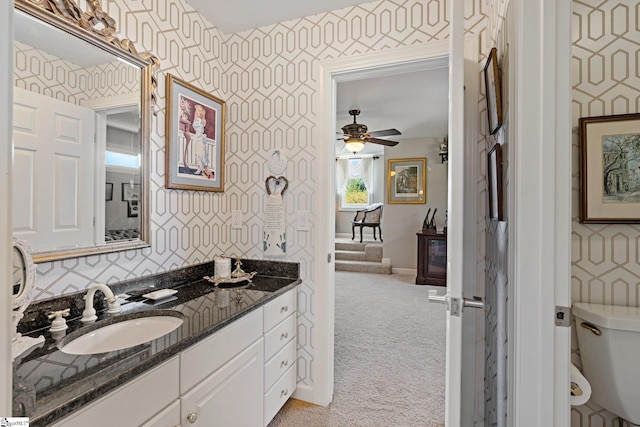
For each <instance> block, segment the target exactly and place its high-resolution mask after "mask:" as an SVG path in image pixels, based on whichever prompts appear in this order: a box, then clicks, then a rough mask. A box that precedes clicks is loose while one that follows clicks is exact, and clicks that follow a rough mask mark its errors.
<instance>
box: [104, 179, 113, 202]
mask: <svg viewBox="0 0 640 427" xmlns="http://www.w3.org/2000/svg"><path fill="white" fill-rule="evenodd" d="M104 200H105V201H106V202H110V201H111V200H113V182H106V183H105V184H104Z"/></svg>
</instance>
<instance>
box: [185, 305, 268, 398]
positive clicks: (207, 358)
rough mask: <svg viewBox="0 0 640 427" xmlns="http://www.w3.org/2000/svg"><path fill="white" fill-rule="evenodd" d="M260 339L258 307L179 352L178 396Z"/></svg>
mask: <svg viewBox="0 0 640 427" xmlns="http://www.w3.org/2000/svg"><path fill="white" fill-rule="evenodd" d="M261 336H262V307H260V308H258V309H257V310H254V311H253V312H251V313H248V314H247V315H245V316H243V317H242V318H240V319H238V320H236V321H234V322H232V323H231V324H230V325H227V326H225V327H224V328H222V329H221V330H219V331H218V332H216V333H215V334H213V335H212V336H210V337H208V338H205V339H204V340H202V341H201V342H199V343H198V344H196V345H194V346H193V347H190V348H188V349H187V350H185V351H183V352H182V354H181V355H180V392H181V393H185V392H186V391H187V390H189V389H190V388H191V387H193V386H195V385H196V384H198V383H199V382H200V381H201V380H202V379H203V378H205V377H206V376H208V375H210V374H212V373H213V372H215V371H216V370H217V369H218V368H219V367H221V366H222V365H224V364H225V363H226V362H227V361H228V360H230V359H231V358H232V357H233V356H235V355H236V354H238V353H240V352H241V351H242V350H243V349H245V348H247V347H248V346H249V345H250V344H251V343H252V342H254V341H255V340H257V339H258V338H260V337H261Z"/></svg>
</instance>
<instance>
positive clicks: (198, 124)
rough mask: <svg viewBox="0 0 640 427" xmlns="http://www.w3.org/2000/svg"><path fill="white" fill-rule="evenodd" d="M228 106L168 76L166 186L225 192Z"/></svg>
mask: <svg viewBox="0 0 640 427" xmlns="http://www.w3.org/2000/svg"><path fill="white" fill-rule="evenodd" d="M225 122H226V104H225V102H224V101H222V100H221V99H219V98H216V97H215V96H213V95H210V94H208V93H206V92H204V91H203V90H201V89H198V88H197V87H195V86H193V85H190V84H189V83H186V82H184V81H182V80H180V79H178V78H176V77H174V76H172V75H171V74H167V117H166V138H167V142H166V150H165V151H166V167H165V186H166V187H167V188H177V189H182V190H203V191H224V135H225V129H224V127H225Z"/></svg>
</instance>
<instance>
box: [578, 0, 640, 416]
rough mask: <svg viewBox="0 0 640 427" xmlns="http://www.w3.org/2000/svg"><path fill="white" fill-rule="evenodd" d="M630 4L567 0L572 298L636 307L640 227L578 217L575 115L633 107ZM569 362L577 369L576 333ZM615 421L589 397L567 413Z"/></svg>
mask: <svg viewBox="0 0 640 427" xmlns="http://www.w3.org/2000/svg"><path fill="white" fill-rule="evenodd" d="M636 3H637V2H620V1H613V0H605V1H599V2H582V1H574V2H573V18H572V23H571V25H572V32H573V46H572V61H573V66H572V75H573V78H572V98H573V107H572V114H573V117H572V126H573V129H574V132H573V141H572V144H573V145H572V149H573V169H572V179H573V180H572V190H573V191H572V217H573V227H572V239H571V240H572V248H571V256H572V266H571V299H572V301H573V302H579V301H582V302H593V303H606V304H616V305H627V306H632V307H638V306H640V225H637V224H636V225H626V224H625V225H623V224H620V225H618V224H616V225H613V224H611V225H609V224H580V223H579V222H578V216H579V208H578V206H579V196H580V193H579V173H580V171H579V167H578V165H579V163H578V134H577V126H578V119H579V118H580V117H591V116H601V115H612V114H626V113H638V112H640V63H639V62H638V59H639V58H640V26H638V22H639V20H640V9H639V8H638V7H637V4H636ZM573 329H575V328H573ZM572 362H573V363H575V364H576V365H577V366H581V365H580V357H579V351H578V348H577V342H576V339H575V334H574V336H573V340H572ZM616 419H617V417H616V416H615V415H613V414H611V413H609V412H608V411H605V410H603V409H601V408H599V407H598V406H597V405H596V404H594V403H591V402H587V404H586V405H582V406H579V407H574V408H572V412H571V421H572V422H571V424H572V426H573V427H578V426H579V427H594V426H598V427H600V426H604V427H610V426H617V425H618V424H617V421H615V420H616Z"/></svg>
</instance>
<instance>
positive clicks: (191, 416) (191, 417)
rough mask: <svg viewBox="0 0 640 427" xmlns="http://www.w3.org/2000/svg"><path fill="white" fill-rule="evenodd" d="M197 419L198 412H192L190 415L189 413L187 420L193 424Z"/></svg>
mask: <svg viewBox="0 0 640 427" xmlns="http://www.w3.org/2000/svg"><path fill="white" fill-rule="evenodd" d="M197 419H198V414H196V413H195V412H192V413H190V414H189V415H187V421H189V422H190V423H191V424H193V423H195V422H196V420H197Z"/></svg>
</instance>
